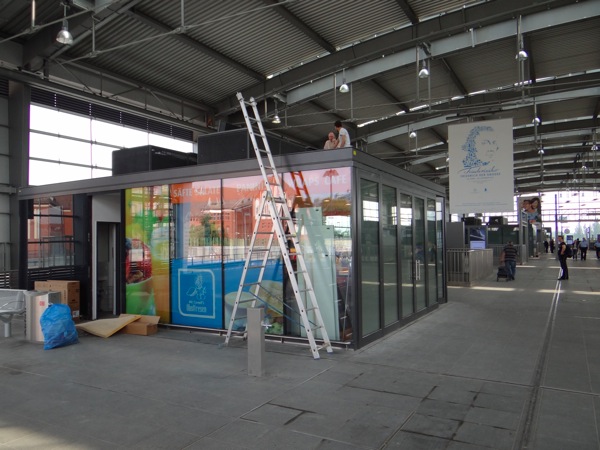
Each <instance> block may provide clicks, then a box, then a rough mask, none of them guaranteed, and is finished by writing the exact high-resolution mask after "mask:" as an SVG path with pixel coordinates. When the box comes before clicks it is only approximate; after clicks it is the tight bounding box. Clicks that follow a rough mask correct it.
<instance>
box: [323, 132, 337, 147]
mask: <svg viewBox="0 0 600 450" xmlns="http://www.w3.org/2000/svg"><path fill="white" fill-rule="evenodd" d="M337 144H338V141H337V139H336V138H335V134H334V133H333V131H330V132H329V136H328V139H327V140H326V141H325V145H324V146H323V148H324V149H325V150H333V149H334V148H336V147H337Z"/></svg>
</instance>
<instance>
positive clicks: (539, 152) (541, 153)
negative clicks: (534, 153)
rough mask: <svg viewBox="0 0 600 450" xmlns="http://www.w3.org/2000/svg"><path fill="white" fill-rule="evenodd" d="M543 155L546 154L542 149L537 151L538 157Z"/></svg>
mask: <svg viewBox="0 0 600 450" xmlns="http://www.w3.org/2000/svg"><path fill="white" fill-rule="evenodd" d="M544 153H546V152H545V151H544V149H543V148H540V149H539V150H538V155H543V154H544Z"/></svg>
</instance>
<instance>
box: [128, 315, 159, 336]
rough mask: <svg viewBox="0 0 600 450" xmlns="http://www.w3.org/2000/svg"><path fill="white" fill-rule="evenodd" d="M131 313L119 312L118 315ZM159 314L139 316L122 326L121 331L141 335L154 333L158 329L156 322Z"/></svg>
mask: <svg viewBox="0 0 600 450" xmlns="http://www.w3.org/2000/svg"><path fill="white" fill-rule="evenodd" d="M131 315H132V314H121V315H120V316H119V317H127V316H131ZM159 321H160V316H141V317H140V318H139V319H138V320H136V321H135V322H131V323H130V324H127V325H126V326H125V328H123V333H126V334H138V335H141V336H149V335H151V334H155V333H156V332H157V331H158V322H159Z"/></svg>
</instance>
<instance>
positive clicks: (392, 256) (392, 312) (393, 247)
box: [381, 185, 398, 326]
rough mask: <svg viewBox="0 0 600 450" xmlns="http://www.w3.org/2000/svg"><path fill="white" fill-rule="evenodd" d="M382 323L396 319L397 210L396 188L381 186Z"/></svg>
mask: <svg viewBox="0 0 600 450" xmlns="http://www.w3.org/2000/svg"><path fill="white" fill-rule="evenodd" d="M381 192H382V209H383V213H382V215H381V222H382V224H381V227H382V233H383V234H382V239H381V240H382V245H381V252H382V254H381V258H382V260H383V325H384V326H388V325H391V324H393V323H394V322H397V321H398V211H397V208H398V206H397V202H396V198H397V196H396V188H393V187H390V186H386V185H383V186H382V191H381Z"/></svg>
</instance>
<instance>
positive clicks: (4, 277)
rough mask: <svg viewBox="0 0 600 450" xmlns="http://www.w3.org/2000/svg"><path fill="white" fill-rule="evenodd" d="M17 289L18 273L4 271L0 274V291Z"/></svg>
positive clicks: (16, 271)
mask: <svg viewBox="0 0 600 450" xmlns="http://www.w3.org/2000/svg"><path fill="white" fill-rule="evenodd" d="M18 287H19V271H18V270H5V271H2V272H0V289H17V288H18Z"/></svg>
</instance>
